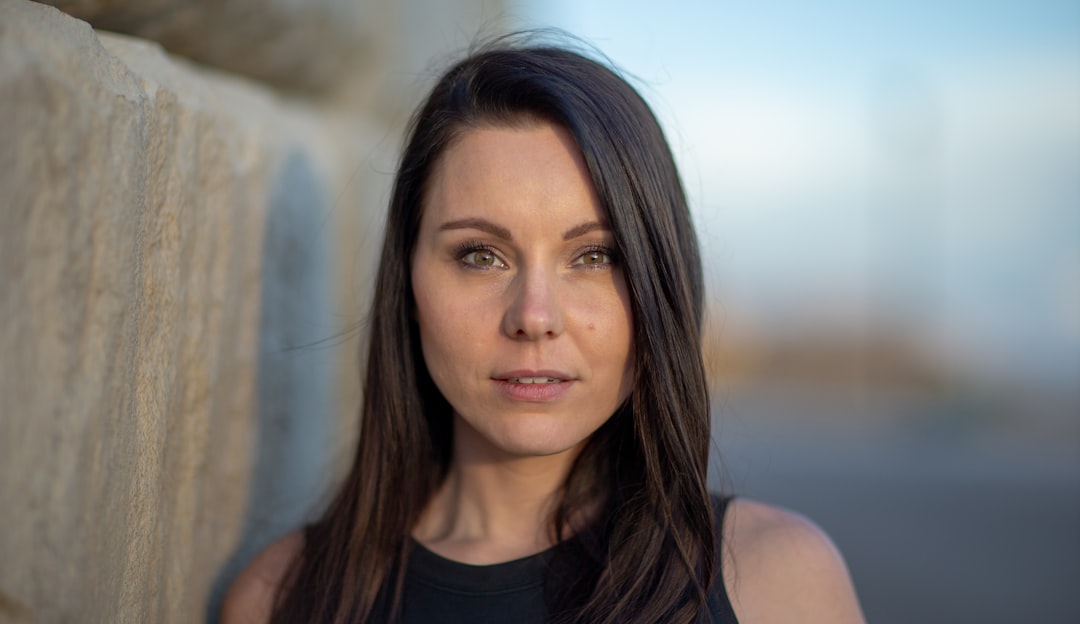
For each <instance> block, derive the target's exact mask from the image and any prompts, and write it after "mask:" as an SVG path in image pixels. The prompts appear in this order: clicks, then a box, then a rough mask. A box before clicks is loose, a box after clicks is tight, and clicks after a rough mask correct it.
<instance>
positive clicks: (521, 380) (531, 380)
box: [505, 377, 562, 384]
mask: <svg viewBox="0 0 1080 624" xmlns="http://www.w3.org/2000/svg"><path fill="white" fill-rule="evenodd" d="M505 381H507V382H508V383H514V384H554V383H559V382H561V381H562V379H557V378H555V377H507V378H506V380H505Z"/></svg>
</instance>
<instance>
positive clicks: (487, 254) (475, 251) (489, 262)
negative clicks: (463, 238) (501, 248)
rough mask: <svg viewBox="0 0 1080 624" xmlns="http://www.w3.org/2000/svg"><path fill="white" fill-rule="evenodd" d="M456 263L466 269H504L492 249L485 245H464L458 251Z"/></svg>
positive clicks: (503, 263)
mask: <svg viewBox="0 0 1080 624" xmlns="http://www.w3.org/2000/svg"><path fill="white" fill-rule="evenodd" d="M457 257H458V261H460V262H461V263H462V264H464V265H465V266H467V267H472V268H476V269H502V268H506V263H505V262H503V261H502V260H501V259H500V258H499V256H498V254H496V253H495V250H494V249H491V248H490V247H487V246H485V245H477V244H471V243H470V244H466V245H463V246H462V247H461V249H459V250H458V253H457Z"/></svg>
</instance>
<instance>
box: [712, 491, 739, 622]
mask: <svg viewBox="0 0 1080 624" xmlns="http://www.w3.org/2000/svg"><path fill="white" fill-rule="evenodd" d="M734 498H735V497H734V496H720V495H717V494H713V495H712V496H711V499H712V508H713V526H714V530H715V532H716V577H715V579H714V580H713V584H712V588H710V589H709V597H708V606H709V616H710V618H711V619H710V620H705V621H706V622H709V621H711V623H712V624H738V621H739V620H738V619H737V618H736V617H735V608H734V607H732V606H731V599H730V598H729V596H728V593H727V587H725V584H724V558H725V557H724V553H725V551H726V549H727V544H726V543H725V542H724V520H725V517H726V515H727V511H728V507H729V506H730V503H731V501H732V500H733V499H734Z"/></svg>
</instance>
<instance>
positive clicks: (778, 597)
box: [223, 45, 861, 623]
mask: <svg viewBox="0 0 1080 624" xmlns="http://www.w3.org/2000/svg"><path fill="white" fill-rule="evenodd" d="M702 297H703V287H702V277H701V264H700V259H699V256H698V250H697V242H696V239H695V236H694V232H693V228H692V225H691V221H690V215H689V212H688V209H687V205H686V199H685V197H684V194H683V190H682V186H681V183H680V181H679V177H678V174H677V171H676V169H675V165H674V161H673V159H672V156H671V152H670V150H669V148H668V145H667V143H666V141H665V139H664V136H663V134H662V132H661V130H660V127H659V125H658V124H657V122H656V119H655V118H654V116H653V115H652V113H651V111H650V110H649V108H648V106H647V105H646V104H645V103H644V101H643V100H642V99H641V98H640V96H639V95H638V94H637V93H636V92H635V91H634V90H633V88H632V87H630V86H629V85H628V84H627V83H626V82H625V81H624V80H623V79H621V78H620V77H619V76H617V75H616V74H615V73H613V72H612V71H611V70H609V69H608V68H606V67H604V66H603V65H601V64H599V63H596V62H595V61H592V60H590V59H588V58H586V57H584V56H582V55H579V54H577V53H575V52H571V51H567V50H563V49H558V48H552V47H527V48H515V47H512V46H503V45H500V46H497V47H489V48H487V49H485V50H482V51H480V52H478V53H475V54H473V55H471V56H470V57H468V58H466V59H465V60H464V61H462V62H460V63H459V64H458V65H456V66H454V67H453V68H452V69H450V70H449V71H448V72H447V73H446V74H445V75H444V76H443V77H442V79H441V80H440V81H439V82H438V84H437V85H436V86H435V87H434V89H433V91H432V93H431V94H430V95H429V97H428V99H427V100H426V102H425V103H424V105H423V106H422V107H421V109H420V110H419V111H417V113H416V115H415V116H414V118H413V120H412V123H411V126H410V132H409V135H408V139H407V142H406V145H405V149H404V153H403V155H402V159H401V163H400V166H399V169H398V172H397V177H396V180H395V184H394V190H393V195H392V198H391V202H390V213H389V217H388V221H387V228H386V238H385V241H384V246H383V253H382V257H381V261H380V264H379V269H378V281H377V285H376V291H375V296H374V304H373V309H372V315H371V331H372V336H371V345H370V351H369V354H368V365H367V369H366V370H367V379H366V385H365V397H364V405H363V410H362V425H361V433H360V442H359V448H358V450H357V453H356V458H355V462H354V464H353V467H352V470H351V472H350V474H349V476H348V478H347V480H346V481H345V483H344V485H343V487H342V489H341V491H340V492H339V493H338V495H337V497H336V498H335V500H334V501H333V503H332V504H331V506H330V507H329V509H328V511H327V512H326V513H325V515H324V516H323V517H322V519H321V520H319V521H318V522H317V523H316V524H314V525H312V526H310V527H308V528H307V529H305V530H304V531H303V533H299V532H298V533H294V534H292V535H288V536H286V537H284V538H282V539H281V540H279V541H278V542H276V543H275V544H273V545H272V546H270V547H269V548H268V549H267V550H266V551H264V552H263V553H262V554H261V555H259V557H258V558H257V559H256V560H255V561H254V562H252V563H251V564H250V565H249V567H248V568H247V569H246V570H245V571H244V572H243V574H242V575H241V576H240V577H239V578H238V579H237V580H236V582H235V583H234V584H233V587H232V588H231V589H230V592H229V595H228V597H227V598H226V604H225V607H224V612H223V615H224V618H223V619H224V621H225V622H227V623H232V622H267V621H271V622H341V623H344V622H382V621H403V622H425V621H442V622H458V621H461V622H488V621H506V622H544V621H555V622H582V623H586V622H587V623H593V622H612V623H614V622H619V623H622V622H695V621H713V622H718V623H719V622H735V621H736V620H737V619H738V620H740V621H743V622H772V621H776V622H781V621H785V622H830V623H836V622H857V621H861V615H860V612H859V608H858V604H857V601H856V599H855V596H854V592H853V590H852V588H851V583H850V581H849V579H848V575H847V572H846V571H845V568H844V564H843V562H842V560H841V559H840V557H839V555H838V554H837V553H836V551H835V549H833V547H832V546H831V544H830V542H829V541H828V538H826V537H825V536H824V535H823V534H822V533H821V532H820V531H818V530H817V529H816V528H815V527H813V525H811V524H809V523H808V522H807V521H805V520H803V519H801V518H799V517H798V516H795V515H792V514H789V513H787V512H784V511H782V510H779V509H776V508H773V507H769V506H766V505H762V504H759V503H754V502H751V501H746V500H742V499H739V500H735V501H732V502H730V503H729V502H728V499H723V498H714V497H710V495H709V492H708V491H707V489H706V468H707V463H708V451H709V443H710V436H709V400H708V393H707V389H706V379H705V376H704V370H703V366H702V361H701V355H700V351H699V340H700V326H701V315H702ZM710 618H711V620H710Z"/></svg>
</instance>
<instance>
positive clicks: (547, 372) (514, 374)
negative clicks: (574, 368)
mask: <svg viewBox="0 0 1080 624" xmlns="http://www.w3.org/2000/svg"><path fill="white" fill-rule="evenodd" d="M521 377H547V378H548V379H558V380H559V381H568V380H570V379H573V376H572V375H570V374H569V373H566V372H563V371H557V370H552V369H543V370H532V369H524V368H523V369H519V370H512V371H506V372H502V373H498V374H496V375H493V376H492V379H497V380H499V381H507V380H510V379H518V378H521Z"/></svg>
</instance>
